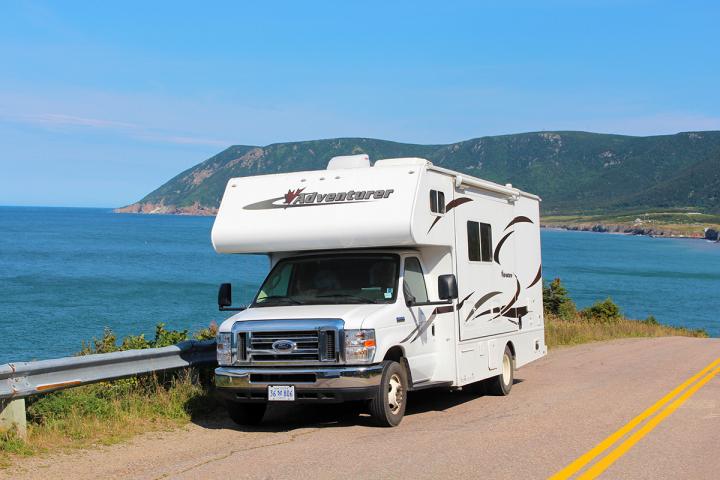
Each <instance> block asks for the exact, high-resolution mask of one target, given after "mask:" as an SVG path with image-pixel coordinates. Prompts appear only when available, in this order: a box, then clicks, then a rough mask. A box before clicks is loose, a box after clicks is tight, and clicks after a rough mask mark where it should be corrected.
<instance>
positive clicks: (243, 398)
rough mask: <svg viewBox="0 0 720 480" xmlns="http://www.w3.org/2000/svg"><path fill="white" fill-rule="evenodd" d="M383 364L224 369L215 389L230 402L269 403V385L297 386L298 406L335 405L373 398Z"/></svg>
mask: <svg viewBox="0 0 720 480" xmlns="http://www.w3.org/2000/svg"><path fill="white" fill-rule="evenodd" d="M382 371H383V365H382V364H375V365H362V366H339V367H317V368H313V367H264V368H263V367H220V368H217V369H215V386H216V387H217V391H218V393H219V395H220V396H221V397H222V399H223V400H225V401H226V402H267V387H268V385H294V386H295V399H296V400H295V401H296V402H297V403H317V402H321V403H335V402H346V401H352V400H367V399H370V398H372V397H373V396H374V395H375V394H376V392H377V389H378V387H379V386H380V380H381V376H382Z"/></svg>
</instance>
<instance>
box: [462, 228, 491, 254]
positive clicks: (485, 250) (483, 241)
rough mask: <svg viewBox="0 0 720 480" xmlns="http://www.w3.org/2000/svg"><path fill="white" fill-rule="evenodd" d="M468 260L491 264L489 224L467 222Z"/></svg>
mask: <svg viewBox="0 0 720 480" xmlns="http://www.w3.org/2000/svg"><path fill="white" fill-rule="evenodd" d="M467 232H468V258H469V259H470V261H472V262H492V251H493V246H492V227H491V226H490V224H489V223H479V222H467Z"/></svg>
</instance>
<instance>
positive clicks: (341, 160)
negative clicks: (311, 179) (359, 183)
mask: <svg viewBox="0 0 720 480" xmlns="http://www.w3.org/2000/svg"><path fill="white" fill-rule="evenodd" d="M368 167H370V157H368V156H367V155H366V154H364V153H363V154H360V155H343V156H340V157H333V158H331V159H330V161H329V162H328V166H327V169H328V170H340V169H343V168H368Z"/></svg>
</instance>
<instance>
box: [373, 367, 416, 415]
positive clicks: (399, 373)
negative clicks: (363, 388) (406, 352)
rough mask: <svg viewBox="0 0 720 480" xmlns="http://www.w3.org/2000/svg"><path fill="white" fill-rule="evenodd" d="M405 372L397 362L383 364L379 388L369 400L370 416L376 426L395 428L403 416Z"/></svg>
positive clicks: (405, 395)
mask: <svg viewBox="0 0 720 480" xmlns="http://www.w3.org/2000/svg"><path fill="white" fill-rule="evenodd" d="M407 391H408V382H407V372H406V371H405V368H404V367H403V366H402V365H400V364H399V363H398V362H394V361H388V362H385V368H384V369H383V374H382V379H381V381H380V387H379V388H378V390H377V392H376V394H375V397H374V398H373V399H371V400H370V405H369V407H370V408H369V409H370V416H371V417H372V419H373V421H374V422H375V424H376V425H378V426H381V427H396V426H398V425H399V424H400V422H401V421H402V418H403V416H404V415H405V405H406V403H407Z"/></svg>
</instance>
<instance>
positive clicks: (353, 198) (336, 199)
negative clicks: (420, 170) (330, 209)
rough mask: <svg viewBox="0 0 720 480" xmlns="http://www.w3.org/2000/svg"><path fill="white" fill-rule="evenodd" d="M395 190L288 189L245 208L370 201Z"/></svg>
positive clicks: (386, 195) (260, 208)
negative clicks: (307, 190)
mask: <svg viewBox="0 0 720 480" xmlns="http://www.w3.org/2000/svg"><path fill="white" fill-rule="evenodd" d="M394 192H395V190H393V189H392V188H390V189H387V190H349V191H345V192H330V193H319V192H305V189H304V188H297V189H295V190H288V192H287V193H286V194H285V195H283V196H282V197H275V198H269V199H267V200H263V201H260V202H255V203H251V204H250V205H245V206H244V207H243V210H266V209H270V208H288V207H312V206H320V205H337V204H341V203H359V202H370V201H374V200H383V199H385V198H388V197H389V196H390V195H391V194H392V193H394Z"/></svg>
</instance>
